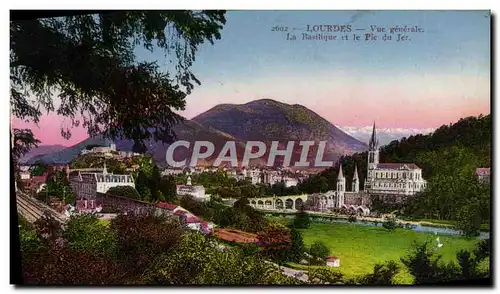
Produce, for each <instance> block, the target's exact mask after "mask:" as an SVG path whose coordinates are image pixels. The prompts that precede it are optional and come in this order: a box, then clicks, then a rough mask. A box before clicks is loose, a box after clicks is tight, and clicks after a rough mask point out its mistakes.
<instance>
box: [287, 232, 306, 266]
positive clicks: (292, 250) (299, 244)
mask: <svg viewBox="0 0 500 294" xmlns="http://www.w3.org/2000/svg"><path fill="white" fill-rule="evenodd" d="M290 238H291V246H290V247H289V248H288V249H287V253H286V257H287V260H288V261H292V262H300V260H301V259H302V258H303V257H304V253H305V251H306V250H305V246H304V239H303V238H302V233H301V232H300V231H298V230H296V229H295V228H292V229H291V230H290Z"/></svg>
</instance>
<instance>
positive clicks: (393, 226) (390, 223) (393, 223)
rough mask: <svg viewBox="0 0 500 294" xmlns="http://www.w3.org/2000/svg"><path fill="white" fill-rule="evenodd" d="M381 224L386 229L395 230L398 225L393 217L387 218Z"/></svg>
mask: <svg viewBox="0 0 500 294" xmlns="http://www.w3.org/2000/svg"><path fill="white" fill-rule="evenodd" d="M382 226H383V227H384V228H386V229H387V230H390V231H392V230H395V229H396V228H397V226H398V224H397V223H396V221H395V220H394V219H393V218H389V219H387V220H386V221H385V222H384V223H383V224H382Z"/></svg>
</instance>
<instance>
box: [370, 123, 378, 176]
mask: <svg viewBox="0 0 500 294" xmlns="http://www.w3.org/2000/svg"><path fill="white" fill-rule="evenodd" d="M368 147H369V148H368V170H370V169H375V168H376V167H377V165H378V163H379V162H378V159H379V145H378V139H377V131H376V129H375V122H373V131H372V136H371V138H370V142H369V144H368Z"/></svg>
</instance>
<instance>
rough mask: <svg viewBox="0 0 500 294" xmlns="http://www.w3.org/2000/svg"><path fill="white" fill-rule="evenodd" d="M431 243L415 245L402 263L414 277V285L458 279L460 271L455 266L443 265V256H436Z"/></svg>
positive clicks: (402, 259) (403, 258)
mask: <svg viewBox="0 0 500 294" xmlns="http://www.w3.org/2000/svg"><path fill="white" fill-rule="evenodd" d="M429 245H430V243H429V242H424V243H421V244H418V243H414V246H413V251H412V252H411V253H410V254H408V255H407V256H406V257H402V258H401V262H402V263H403V264H404V266H405V267H406V268H407V269H408V271H409V272H410V274H412V275H413V277H414V284H430V283H437V282H446V281H451V280H454V279H456V277H457V275H458V272H457V271H458V269H457V268H456V267H455V266H454V264H442V263H441V255H436V254H435V251H433V250H432V248H430V246H429Z"/></svg>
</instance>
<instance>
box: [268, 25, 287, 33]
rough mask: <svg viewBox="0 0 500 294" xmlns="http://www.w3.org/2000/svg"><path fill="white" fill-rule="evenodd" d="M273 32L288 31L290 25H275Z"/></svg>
mask: <svg viewBox="0 0 500 294" xmlns="http://www.w3.org/2000/svg"><path fill="white" fill-rule="evenodd" d="M271 32H288V27H281V26H275V27H272V28H271Z"/></svg>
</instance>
